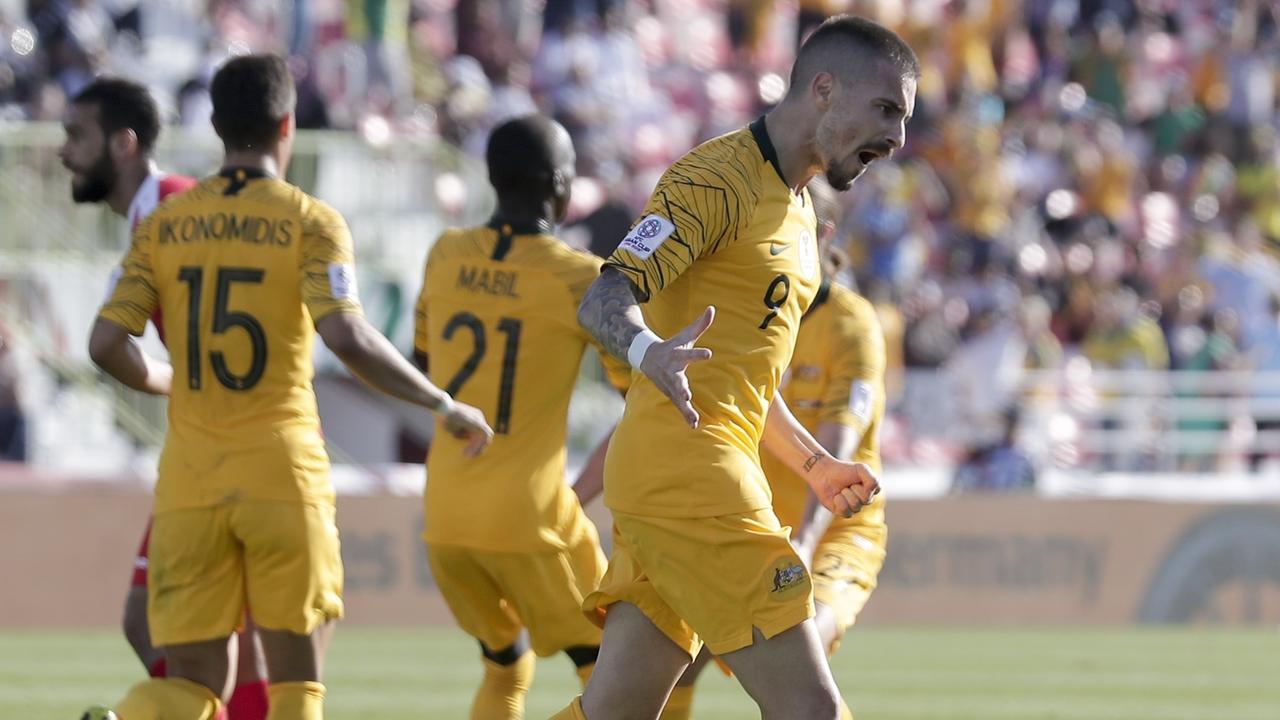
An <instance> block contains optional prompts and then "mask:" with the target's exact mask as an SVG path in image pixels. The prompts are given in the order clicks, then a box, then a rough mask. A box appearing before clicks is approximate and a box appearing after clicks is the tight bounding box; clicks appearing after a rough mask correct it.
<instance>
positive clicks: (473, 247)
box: [427, 225, 492, 262]
mask: <svg viewBox="0 0 1280 720" xmlns="http://www.w3.org/2000/svg"><path fill="white" fill-rule="evenodd" d="M491 232H492V231H491V230H489V229H488V228H487V227H484V226H483V225H480V226H476V227H465V228H464V227H451V228H446V229H445V230H444V232H442V233H440V237H438V238H436V241H435V242H434V243H432V244H431V249H430V250H428V251H427V260H428V262H435V261H438V260H447V259H449V258H454V257H459V256H466V255H474V254H477V253H480V252H481V247H480V240H481V237H482V236H483V235H485V234H487V233H491Z"/></svg>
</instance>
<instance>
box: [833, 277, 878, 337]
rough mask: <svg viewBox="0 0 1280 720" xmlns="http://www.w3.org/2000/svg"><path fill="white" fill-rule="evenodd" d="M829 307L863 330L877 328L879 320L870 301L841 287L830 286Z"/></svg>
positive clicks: (834, 284) (836, 285)
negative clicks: (863, 328)
mask: <svg viewBox="0 0 1280 720" xmlns="http://www.w3.org/2000/svg"><path fill="white" fill-rule="evenodd" d="M830 302H831V305H832V307H833V308H835V309H837V310H839V311H840V315H841V316H842V317H844V318H848V319H849V320H852V321H854V322H856V323H857V324H858V325H860V326H862V327H865V328H872V327H879V326H880V318H879V316H878V315H877V314H876V308H875V306H874V305H872V304H871V301H870V300H868V299H866V298H865V297H863V296H861V295H859V294H858V293H856V292H854V291H852V290H850V289H849V288H847V287H844V286H843V285H838V284H836V283H832V284H831V299H830Z"/></svg>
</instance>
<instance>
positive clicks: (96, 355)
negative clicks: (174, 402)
mask: <svg viewBox="0 0 1280 720" xmlns="http://www.w3.org/2000/svg"><path fill="white" fill-rule="evenodd" d="M89 357H90V358H91V359H92V360H93V362H94V364H96V365H97V366H98V367H100V368H102V369H103V370H104V371H106V373H107V374H108V375H110V376H111V377H113V378H115V379H116V380H119V381H120V383H121V384H122V385H124V386H126V387H130V388H133V389H134V390H138V391H141V392H144V393H148V394H150V395H168V394H169V390H170V388H171V387H172V385H173V366H172V365H170V364H169V363H167V362H163V361H161V360H156V359H155V358H153V357H151V356H149V355H147V354H146V353H144V352H143V351H142V348H141V347H139V346H138V343H137V342H136V341H135V340H134V339H133V337H132V336H131V335H129V331H127V330H125V329H124V328H122V327H120V326H119V325H116V324H115V323H113V322H111V321H110V320H103V319H101V318H100V319H98V321H97V322H95V323H94V325H93V331H92V332H91V333H90V334H89Z"/></svg>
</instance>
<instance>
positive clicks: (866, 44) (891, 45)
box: [790, 15, 920, 88]
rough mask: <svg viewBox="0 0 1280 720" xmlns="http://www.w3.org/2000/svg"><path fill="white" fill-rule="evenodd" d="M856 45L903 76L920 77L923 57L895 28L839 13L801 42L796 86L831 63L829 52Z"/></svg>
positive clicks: (795, 69) (794, 73)
mask: <svg viewBox="0 0 1280 720" xmlns="http://www.w3.org/2000/svg"><path fill="white" fill-rule="evenodd" d="M844 48H848V49H853V50H856V51H858V52H861V53H864V54H865V55H866V56H867V57H873V58H878V59H881V60H884V61H885V62H888V63H889V64H890V65H892V66H893V67H895V68H897V69H898V71H899V72H901V73H902V75H903V77H911V78H918V77H920V60H919V59H918V58H917V57H916V53H915V51H914V50H912V49H911V46H910V45H908V44H907V42H906V41H905V40H903V39H902V38H901V37H899V36H898V34H897V33H895V32H894V31H892V30H890V29H888V28H886V27H884V26H883V25H880V24H879V23H876V22H873V21H871V20H867V19H866V18H860V17H855V16H853V15H836V16H834V17H831V18H828V19H827V20H826V22H824V23H822V24H821V25H819V26H818V28H817V29H816V30H814V31H813V33H812V34H811V35H809V38H808V39H807V40H805V41H804V45H802V46H800V51H799V52H798V53H797V54H796V62H795V65H793V66H792V67H791V83H790V86H791V87H792V88H796V87H799V86H801V85H806V84H808V82H809V80H810V78H812V77H813V76H814V74H816V73H818V72H821V71H823V70H828V71H831V70H832V68H830V67H827V65H828V63H829V62H830V60H829V55H828V52H829V51H831V50H836V49H844Z"/></svg>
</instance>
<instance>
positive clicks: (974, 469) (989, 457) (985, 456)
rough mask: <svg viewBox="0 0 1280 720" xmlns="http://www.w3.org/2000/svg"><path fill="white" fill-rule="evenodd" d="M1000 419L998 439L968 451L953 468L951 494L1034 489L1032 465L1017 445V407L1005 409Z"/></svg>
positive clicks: (1034, 481) (1034, 476)
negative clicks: (1000, 425)
mask: <svg viewBox="0 0 1280 720" xmlns="http://www.w3.org/2000/svg"><path fill="white" fill-rule="evenodd" d="M1001 419H1002V427H1001V430H1002V432H1001V435H1000V438H999V440H998V441H997V442H995V443H993V444H990V445H987V446H984V447H981V448H978V449H976V450H974V451H972V452H970V453H969V454H968V456H967V457H965V458H964V460H963V461H961V462H960V464H959V465H958V466H956V470H955V473H954V475H953V476H952V479H951V492H955V493H960V492H1010V491H1019V490H1022V491H1027V490H1032V489H1034V488H1035V485H1036V468H1035V464H1034V463H1033V462H1032V460H1031V458H1030V456H1028V455H1027V453H1026V452H1025V451H1023V450H1022V449H1021V448H1020V447H1018V443H1017V430H1018V419H1019V414H1018V410H1017V408H1016V407H1013V408H1009V409H1007V410H1005V411H1004V413H1002V416H1001Z"/></svg>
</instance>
